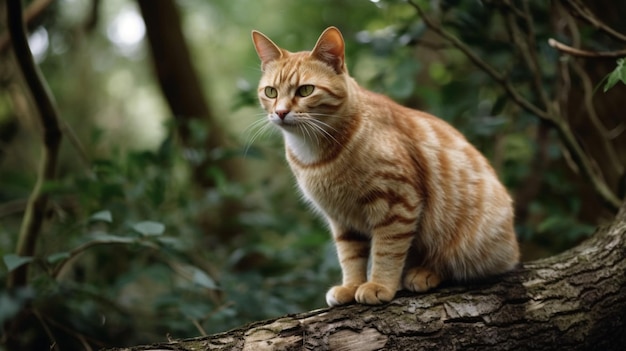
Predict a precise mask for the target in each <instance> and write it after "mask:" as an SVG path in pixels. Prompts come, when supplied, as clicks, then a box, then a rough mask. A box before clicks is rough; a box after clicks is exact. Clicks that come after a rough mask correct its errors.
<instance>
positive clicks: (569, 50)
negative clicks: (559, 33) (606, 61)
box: [548, 38, 626, 58]
mask: <svg viewBox="0 0 626 351" xmlns="http://www.w3.org/2000/svg"><path fill="white" fill-rule="evenodd" d="M548 45H550V46H551V47H553V48H555V49H557V50H559V51H561V52H564V53H566V54H569V55H572V56H577V57H586V58H620V57H626V49H624V50H617V51H588V50H583V49H577V48H575V47H571V46H569V45H566V44H563V43H561V42H559V41H558V40H556V39H554V38H550V39H548Z"/></svg>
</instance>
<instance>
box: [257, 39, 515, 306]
mask: <svg viewBox="0 0 626 351" xmlns="http://www.w3.org/2000/svg"><path fill="white" fill-rule="evenodd" d="M252 40H253V43H254V46H255V49H256V52H257V54H258V56H259V58H260V59H261V70H262V76H261V79H260V82H259V88H258V96H259V100H260V103H261V106H262V107H263V108H264V109H265V111H267V118H268V120H269V122H271V123H273V124H275V125H276V126H278V127H279V128H280V130H281V131H282V134H283V137H284V142H285V150H286V158H287V161H288V163H289V166H290V168H291V170H292V172H293V174H294V175H295V178H296V180H297V183H298V186H299V188H300V190H301V192H302V194H303V195H304V198H305V199H306V200H308V202H310V203H311V204H312V207H313V208H314V209H315V210H317V212H319V213H320V214H321V215H323V217H325V219H326V220H327V222H328V224H329V227H330V229H331V231H332V235H333V239H334V241H335V245H336V249H337V255H338V258H339V262H340V265H341V270H342V275H343V278H342V284H341V285H337V286H334V287H332V288H331V289H330V290H329V291H328V292H327V294H326V302H327V303H328V305H329V306H331V307H332V306H337V305H343V304H348V303H352V302H354V301H355V300H356V302H358V303H362V304H368V305H376V304H382V303H385V302H388V301H391V300H392V299H393V298H394V296H395V294H396V292H397V291H398V290H401V289H403V288H404V289H408V290H410V291H414V292H424V291H427V290H430V289H432V288H435V287H437V286H438V285H439V284H440V283H441V282H443V281H448V280H449V281H458V282H463V281H467V280H470V279H476V278H482V277H486V276H491V275H497V274H501V273H504V272H507V271H509V270H512V269H513V268H514V267H515V266H516V264H517V263H518V260H519V248H518V243H517V239H516V235H515V232H514V229H513V207H512V200H511V197H510V196H509V194H508V192H507V190H506V188H505V187H504V186H503V185H502V183H500V181H499V180H498V177H497V175H496V174H495V172H494V170H493V168H492V167H491V166H490V164H489V163H488V161H487V160H486V159H485V157H484V156H483V155H482V154H481V153H480V152H479V151H477V150H476V149H475V148H474V147H473V146H472V145H471V144H470V143H469V142H468V141H467V140H466V139H465V137H464V136H463V135H462V134H461V133H460V132H458V131H457V130H456V129H454V128H453V127H452V126H451V125H449V124H448V123H447V122H445V121H443V120H441V119H439V118H437V117H434V116H432V115H430V114H427V113H425V112H421V111H417V110H413V109H409V108H406V107H403V106H401V105H399V104H397V103H395V102H393V101H392V100H391V99H389V98H387V97H385V96H383V95H379V94H377V93H374V92H371V91H368V90H366V89H364V88H362V87H360V86H359V85H358V83H357V82H356V81H355V80H354V79H353V78H352V77H351V76H350V75H349V74H348V69H347V68H346V63H345V54H344V47H345V43H344V40H343V36H342V35H341V32H340V31H339V30H338V29H337V28H335V27H329V28H327V29H326V30H325V31H324V32H323V33H322V34H321V36H320V37H319V39H318V41H317V44H316V45H315V47H314V48H313V50H312V51H310V52H309V51H303V52H295V53H292V52H289V51H287V50H285V49H282V48H280V47H278V46H277V45H276V44H274V42H272V41H271V40H270V39H269V38H268V37H267V36H265V35H264V34H262V33H260V32H258V31H252ZM370 257H371V261H372V262H371V270H370V274H369V280H368V261H369V260H370Z"/></svg>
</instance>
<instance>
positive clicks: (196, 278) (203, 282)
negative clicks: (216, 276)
mask: <svg viewBox="0 0 626 351" xmlns="http://www.w3.org/2000/svg"><path fill="white" fill-rule="evenodd" d="M192 280H193V282H194V283H196V284H198V285H200V286H202V287H205V288H207V289H211V290H215V289H217V285H216V284H215V281H214V280H213V279H212V278H211V277H209V275H208V274H206V273H204V272H203V271H201V270H200V269H199V268H195V267H194V268H193V276H192Z"/></svg>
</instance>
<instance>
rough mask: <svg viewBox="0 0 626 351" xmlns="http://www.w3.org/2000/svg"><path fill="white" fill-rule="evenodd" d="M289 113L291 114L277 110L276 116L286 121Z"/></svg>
mask: <svg viewBox="0 0 626 351" xmlns="http://www.w3.org/2000/svg"><path fill="white" fill-rule="evenodd" d="M288 113H289V110H277V111H276V114H277V115H278V117H280V119H285V117H286V116H287V114H288Z"/></svg>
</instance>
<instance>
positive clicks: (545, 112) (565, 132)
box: [408, 0, 621, 210]
mask: <svg viewBox="0 0 626 351" xmlns="http://www.w3.org/2000/svg"><path fill="white" fill-rule="evenodd" d="M408 2H409V4H411V6H413V8H415V10H416V11H417V12H418V14H419V15H420V17H421V18H422V20H423V21H424V23H425V24H426V26H427V27H428V28H429V29H431V30H432V31H433V32H435V33H437V34H438V35H439V36H441V37H442V38H444V39H446V40H447V41H448V42H449V43H450V44H452V45H453V46H454V47H456V48H457V49H459V50H460V51H461V52H463V53H464V54H465V55H466V56H467V58H469V59H470V61H472V62H473V63H474V64H475V65H476V66H477V67H478V68H480V69H481V70H483V71H484V72H485V73H487V74H488V75H489V76H491V78H492V79H493V80H494V81H496V82H497V83H498V84H500V86H502V88H503V89H504V91H505V92H506V93H507V94H508V95H509V97H511V99H512V100H513V101H514V102H515V103H517V104H518V105H519V106H520V107H522V108H523V109H524V110H526V111H528V112H529V113H531V114H533V115H535V116H537V117H539V118H541V119H542V120H544V121H546V122H547V123H548V124H550V125H551V126H552V127H553V128H554V129H555V130H556V131H557V133H558V134H559V137H560V139H561V141H562V142H563V144H564V145H565V148H567V150H568V151H569V153H570V154H571V156H572V159H573V160H574V161H575V162H576V165H577V166H578V168H579V169H580V170H581V172H582V174H583V176H584V177H585V178H587V179H588V180H589V181H590V182H591V185H592V186H593V189H594V191H595V192H596V194H598V195H599V196H600V198H601V199H602V201H603V202H604V203H605V204H606V205H607V206H608V207H609V208H611V209H613V210H617V209H618V208H619V206H620V203H621V200H620V199H619V198H618V196H617V195H616V194H615V193H614V192H613V191H612V190H611V188H609V186H608V185H607V184H606V182H605V181H604V179H603V178H602V177H601V176H600V175H598V174H597V173H596V172H595V171H594V167H593V164H592V162H591V160H590V159H589V156H588V155H587V154H586V153H585V151H584V150H583V148H582V147H581V145H580V144H579V143H578V141H577V139H576V137H575V136H574V134H573V132H572V130H571V128H570V126H569V124H568V123H567V121H566V120H565V119H563V118H562V116H560V114H559V111H558V106H557V104H556V103H554V102H553V101H546V100H545V99H547V95H546V96H544V95H545V92H544V95H541V100H542V101H543V102H544V103H545V104H546V106H544V109H542V108H540V107H539V106H537V105H535V104H533V103H532V102H530V101H529V100H527V99H526V98H525V97H523V96H522V95H521V94H520V93H519V92H518V91H517V90H516V89H515V88H514V87H513V85H512V84H511V82H509V81H508V79H506V78H505V77H504V75H502V74H501V73H499V72H498V71H497V70H496V69H495V68H494V67H492V66H491V65H490V64H489V63H487V62H486V61H484V60H483V59H481V58H480V57H478V55H476V54H475V53H474V52H473V51H472V49H470V48H469V46H467V45H466V44H465V43H463V42H462V41H461V40H460V39H458V38H457V37H455V36H454V35H452V34H450V33H448V32H447V31H445V30H444V29H443V28H441V26H440V25H438V24H435V22H433V21H432V20H431V19H430V18H429V17H428V16H426V13H425V12H424V10H423V9H422V8H421V7H420V6H419V5H418V4H417V3H415V2H414V1H413V0H408ZM514 11H515V13H517V14H518V15H519V16H524V18H527V20H530V18H528V17H529V16H530V15H529V14H528V12H524V11H520V10H519V9H514ZM509 20H513V21H514V19H512V18H509ZM511 30H513V31H515V28H514V27H512V28H511ZM512 35H515V33H512ZM517 40H519V39H517ZM522 44H523V43H522ZM524 47H525V45H524ZM524 47H522V48H521V49H522V50H523V49H524ZM523 51H525V50H523ZM526 62H527V64H528V65H529V67H530V69H531V71H534V70H537V69H538V63H536V62H535V61H534V59H533V58H532V57H530V56H527V57H526ZM535 73H537V72H535ZM542 90H543V89H542V88H540V91H538V92H537V93H538V94H541V91H542Z"/></svg>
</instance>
